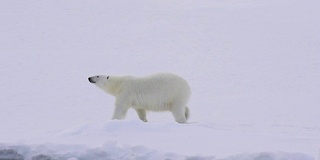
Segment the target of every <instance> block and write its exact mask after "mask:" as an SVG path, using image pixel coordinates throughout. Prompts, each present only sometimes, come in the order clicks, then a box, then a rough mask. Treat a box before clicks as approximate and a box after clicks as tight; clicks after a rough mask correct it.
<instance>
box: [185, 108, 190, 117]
mask: <svg viewBox="0 0 320 160" xmlns="http://www.w3.org/2000/svg"><path fill="white" fill-rule="evenodd" d="M184 115H185V116H186V120H188V119H189V117H190V113H189V108H188V107H187V106H186V107H185V109H184Z"/></svg>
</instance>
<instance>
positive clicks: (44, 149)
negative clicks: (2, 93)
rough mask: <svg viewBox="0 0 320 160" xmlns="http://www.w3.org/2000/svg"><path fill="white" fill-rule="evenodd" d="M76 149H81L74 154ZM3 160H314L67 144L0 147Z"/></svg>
mask: <svg viewBox="0 0 320 160" xmlns="http://www.w3.org/2000/svg"><path fill="white" fill-rule="evenodd" d="M75 148H77V149H78V150H77V151H75ZM0 159H1V160H24V159H26V160H114V159H122V160H313V159H314V158H312V157H310V156H308V155H304V154H300V153H280V152H279V153H265V152H263V153H254V154H241V155H234V156H229V157H226V158H215V157H213V156H211V157H204V156H182V155H178V154H174V153H165V152H160V151H157V150H152V149H148V148H146V147H143V146H136V147H128V146H123V147H119V146H117V145H116V144H115V143H110V144H108V145H104V146H102V147H99V148H85V147H83V146H74V145H70V146H66V145H53V144H46V145H38V146H36V145H33V146H22V145H21V146H6V145H0Z"/></svg>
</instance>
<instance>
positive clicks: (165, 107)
mask: <svg viewBox="0 0 320 160" xmlns="http://www.w3.org/2000/svg"><path fill="white" fill-rule="evenodd" d="M131 107H132V108H134V109H145V110H148V111H156V112H160V111H169V110H171V104H170V103H155V104H154V103H146V102H143V103H141V102H137V101H135V102H134V101H133V102H132V104H131Z"/></svg>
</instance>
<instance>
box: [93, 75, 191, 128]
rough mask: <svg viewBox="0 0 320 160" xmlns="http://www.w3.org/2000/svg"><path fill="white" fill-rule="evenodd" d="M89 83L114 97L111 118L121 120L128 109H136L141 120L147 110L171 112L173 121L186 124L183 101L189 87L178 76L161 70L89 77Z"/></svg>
mask: <svg viewBox="0 0 320 160" xmlns="http://www.w3.org/2000/svg"><path fill="white" fill-rule="evenodd" d="M89 81H90V82H91V83H94V84H95V85H96V86H98V87H99V88H101V89H102V90H104V91H105V92H107V93H109V94H111V95H113V96H115V98H116V103H115V110H114V114H113V117H112V119H123V118H124V117H125V115H126V113H127V111H128V109H129V108H133V109H135V110H136V112H137V114H138V116H139V118H140V119H141V120H142V121H145V122H146V121H147V119H146V110H148V111H171V112H172V114H173V116H174V118H175V120H176V121H177V122H179V123H186V122H187V119H188V118H189V109H188V108H187V107H186V104H187V102H188V100H189V97H190V94H191V90H190V87H189V84H188V83H187V81H185V80H184V79H182V78H181V77H179V76H177V75H174V74H170V73H161V74H155V75H151V76H147V77H133V76H123V77H116V76H103V75H100V76H93V77H90V78H89Z"/></svg>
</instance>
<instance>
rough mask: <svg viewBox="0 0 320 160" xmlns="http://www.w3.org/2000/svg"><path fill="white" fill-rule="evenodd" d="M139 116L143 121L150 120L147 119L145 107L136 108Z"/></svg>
mask: <svg viewBox="0 0 320 160" xmlns="http://www.w3.org/2000/svg"><path fill="white" fill-rule="evenodd" d="M135 110H136V112H137V114H138V116H139V118H140V119H141V120H142V121H143V122H148V121H147V115H146V110H144V109H135Z"/></svg>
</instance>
